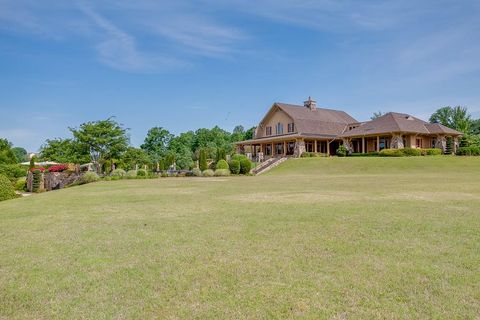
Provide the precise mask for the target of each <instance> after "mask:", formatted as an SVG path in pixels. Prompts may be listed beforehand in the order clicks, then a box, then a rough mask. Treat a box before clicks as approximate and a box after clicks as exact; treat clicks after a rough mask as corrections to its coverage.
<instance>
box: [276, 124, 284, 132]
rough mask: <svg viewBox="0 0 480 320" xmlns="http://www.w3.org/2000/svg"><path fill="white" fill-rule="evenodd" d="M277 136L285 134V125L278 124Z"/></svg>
mask: <svg viewBox="0 0 480 320" xmlns="http://www.w3.org/2000/svg"><path fill="white" fill-rule="evenodd" d="M277 134H283V123H280V122H279V123H277Z"/></svg>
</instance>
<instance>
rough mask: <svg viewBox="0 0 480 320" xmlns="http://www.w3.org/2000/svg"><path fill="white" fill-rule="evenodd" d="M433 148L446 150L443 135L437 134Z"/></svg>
mask: <svg viewBox="0 0 480 320" xmlns="http://www.w3.org/2000/svg"><path fill="white" fill-rule="evenodd" d="M435 148H438V149H441V150H442V152H443V153H445V151H446V150H447V138H446V137H445V136H439V137H438V138H437V140H436V141H435Z"/></svg>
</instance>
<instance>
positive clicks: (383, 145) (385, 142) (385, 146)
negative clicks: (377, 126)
mask: <svg viewBox="0 0 480 320" xmlns="http://www.w3.org/2000/svg"><path fill="white" fill-rule="evenodd" d="M388 148H390V141H389V140H388V138H380V150H383V149H388Z"/></svg>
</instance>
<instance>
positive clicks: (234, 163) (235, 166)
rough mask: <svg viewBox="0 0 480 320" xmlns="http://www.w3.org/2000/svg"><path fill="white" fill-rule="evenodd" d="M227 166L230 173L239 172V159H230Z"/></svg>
mask: <svg viewBox="0 0 480 320" xmlns="http://www.w3.org/2000/svg"><path fill="white" fill-rule="evenodd" d="M229 167H230V172H231V173H232V174H239V173H240V161H238V160H235V159H232V160H230V163H229Z"/></svg>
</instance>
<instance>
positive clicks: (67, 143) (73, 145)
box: [40, 139, 90, 163]
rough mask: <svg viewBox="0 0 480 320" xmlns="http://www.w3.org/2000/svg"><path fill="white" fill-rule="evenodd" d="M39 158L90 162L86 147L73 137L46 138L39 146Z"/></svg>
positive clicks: (63, 161)
mask: <svg viewBox="0 0 480 320" xmlns="http://www.w3.org/2000/svg"><path fill="white" fill-rule="evenodd" d="M40 159H42V160H50V161H55V162H61V163H87V162H90V154H89V152H88V148H86V147H85V146H83V145H81V144H80V143H79V142H77V141H75V140H73V139H52V140H46V141H45V143H44V144H43V145H42V146H41V147H40Z"/></svg>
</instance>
